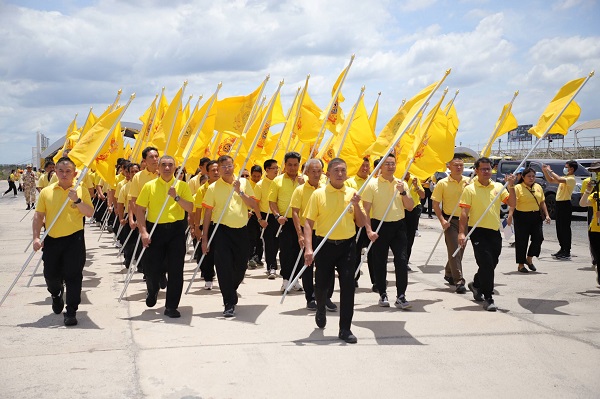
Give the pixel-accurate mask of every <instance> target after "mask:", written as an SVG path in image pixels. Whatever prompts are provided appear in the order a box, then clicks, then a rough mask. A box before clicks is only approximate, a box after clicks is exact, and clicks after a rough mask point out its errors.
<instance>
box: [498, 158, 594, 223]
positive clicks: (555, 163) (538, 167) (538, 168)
mask: <svg viewBox="0 0 600 399" xmlns="http://www.w3.org/2000/svg"><path fill="white" fill-rule="evenodd" d="M520 163H521V161H515V160H510V161H507V160H501V161H500V163H499V164H498V172H497V175H496V181H497V182H500V183H502V184H504V183H505V179H504V176H505V175H507V174H510V173H514V172H515V170H516V169H517V167H518V166H519V164H520ZM565 163H567V161H563V160H560V159H528V160H527V161H526V162H525V167H531V168H532V169H533V170H535V178H536V179H535V180H536V183H539V184H540V185H541V186H542V188H543V189H544V195H545V197H546V207H547V208H548V213H549V214H550V217H551V218H552V219H554V217H555V216H556V191H557V190H558V184H555V183H549V182H548V181H547V180H546V177H545V176H544V173H543V172H542V166H543V165H550V168H552V170H553V171H554V173H556V174H557V175H559V176H563V168H564V167H565ZM589 175H590V173H589V172H588V171H587V169H586V168H585V167H584V166H583V165H581V164H579V167H578V168H577V170H576V171H575V189H574V190H573V194H572V195H571V205H573V210H575V211H585V209H584V208H581V207H580V206H579V199H580V198H581V182H582V181H583V179H585V178H586V177H589ZM507 211H508V207H507V206H506V205H504V206H503V209H502V212H503V213H505V212H507Z"/></svg>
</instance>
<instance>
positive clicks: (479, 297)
mask: <svg viewBox="0 0 600 399" xmlns="http://www.w3.org/2000/svg"><path fill="white" fill-rule="evenodd" d="M467 287H469V290H470V291H471V292H472V293H473V299H474V300H476V301H477V302H483V294H482V293H481V292H480V291H479V288H475V285H474V284H473V282H472V281H471V282H470V283H469V284H467Z"/></svg>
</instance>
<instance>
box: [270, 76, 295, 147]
mask: <svg viewBox="0 0 600 399" xmlns="http://www.w3.org/2000/svg"><path fill="white" fill-rule="evenodd" d="M300 90H302V87H298V90H296V96H295V97H294V101H293V102H292V106H291V107H290V109H289V111H288V113H287V116H286V118H285V124H284V125H283V128H282V129H281V134H280V135H279V138H278V139H277V143H275V149H274V150H273V155H272V156H271V158H275V155H277V150H278V149H279V144H280V143H281V138H282V137H283V132H284V131H285V128H286V127H287V125H288V123H290V116H292V110H293V109H294V108H298V107H294V105H297V103H296V101H297V100H298V96H299V95H300ZM295 122H296V117H294V124H295ZM293 130H294V125H293V124H292V129H291V130H290V138H291V137H292V132H293ZM288 141H289V140H288Z"/></svg>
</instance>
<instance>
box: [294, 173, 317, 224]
mask: <svg viewBox="0 0 600 399" xmlns="http://www.w3.org/2000/svg"><path fill="white" fill-rule="evenodd" d="M317 188H318V187H313V186H311V185H310V184H308V182H306V183H304V184H301V185H299V186H298V187H296V189H295V190H294V193H293V194H292V200H291V207H292V208H297V209H299V211H298V216H300V224H301V225H302V226H304V222H305V221H306V218H305V217H304V210H305V209H306V206H307V205H308V200H309V199H310V197H311V195H312V193H314V192H315V190H316V189H317Z"/></svg>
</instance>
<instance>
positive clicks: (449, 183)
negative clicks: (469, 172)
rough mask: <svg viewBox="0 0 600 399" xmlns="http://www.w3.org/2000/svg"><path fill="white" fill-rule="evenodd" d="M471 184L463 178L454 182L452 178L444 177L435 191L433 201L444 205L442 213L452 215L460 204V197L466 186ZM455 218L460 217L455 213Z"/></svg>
mask: <svg viewBox="0 0 600 399" xmlns="http://www.w3.org/2000/svg"><path fill="white" fill-rule="evenodd" d="M468 183H469V178H468V177H466V176H461V178H460V180H454V179H453V178H452V176H447V177H444V178H443V179H442V180H440V181H439V182H438V183H437V184H436V185H435V188H434V189H433V193H432V194H431V199H432V200H433V201H437V202H441V203H442V211H443V212H444V213H445V214H446V215H451V214H452V211H453V210H454V208H455V207H456V204H458V201H459V200H460V196H461V194H462V192H463V189H464V188H465V186H466V185H467V184H468ZM454 213H455V214H454V216H458V214H456V212H454Z"/></svg>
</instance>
